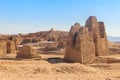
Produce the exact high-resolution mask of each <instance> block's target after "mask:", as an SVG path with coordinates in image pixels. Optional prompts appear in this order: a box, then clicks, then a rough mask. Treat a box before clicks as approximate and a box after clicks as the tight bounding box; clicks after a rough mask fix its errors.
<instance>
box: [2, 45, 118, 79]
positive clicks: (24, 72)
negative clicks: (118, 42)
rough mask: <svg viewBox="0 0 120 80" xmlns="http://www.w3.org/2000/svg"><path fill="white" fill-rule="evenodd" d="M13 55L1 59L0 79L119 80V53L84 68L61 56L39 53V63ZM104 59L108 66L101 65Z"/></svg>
mask: <svg viewBox="0 0 120 80" xmlns="http://www.w3.org/2000/svg"><path fill="white" fill-rule="evenodd" d="M115 47H116V46H115ZM118 47H119V46H118ZM118 47H117V48H118ZM112 48H113V46H112ZM114 52H115V51H114ZM15 56H16V55H15V54H8V55H6V58H1V60H0V80H120V61H119V60H120V54H117V53H115V54H112V55H109V56H104V57H101V58H100V59H99V60H100V61H99V62H96V63H94V64H87V65H82V64H80V63H66V62H64V61H63V57H64V55H52V54H50V55H48V54H40V56H41V57H42V60H41V59H15V58H14V57H15ZM108 58H110V61H109V63H107V62H102V60H109V59H108Z"/></svg>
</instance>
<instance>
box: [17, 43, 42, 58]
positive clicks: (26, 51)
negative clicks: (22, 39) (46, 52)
mask: <svg viewBox="0 0 120 80" xmlns="http://www.w3.org/2000/svg"><path fill="white" fill-rule="evenodd" d="M16 58H23V59H27V58H41V57H40V56H39V55H38V54H37V53H36V52H35V50H34V49H33V47H32V46H29V45H24V46H23V47H21V48H20V50H19V52H18V53H17V56H16Z"/></svg>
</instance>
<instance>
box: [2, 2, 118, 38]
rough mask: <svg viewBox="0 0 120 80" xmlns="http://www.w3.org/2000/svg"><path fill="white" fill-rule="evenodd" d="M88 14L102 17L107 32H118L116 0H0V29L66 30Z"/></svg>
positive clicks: (14, 32) (12, 30)
mask: <svg viewBox="0 0 120 80" xmlns="http://www.w3.org/2000/svg"><path fill="white" fill-rule="evenodd" d="M89 16H97V18H98V21H104V22H105V25H106V30H107V34H108V35H112V36H120V21H119V19H120V0H0V33H3V34H16V33H29V32H37V31H42V30H49V29H50V28H55V29H58V30H65V31H69V29H70V27H71V25H73V24H74V23H75V22H80V23H81V25H85V21H86V19H87V18H88V17H89Z"/></svg>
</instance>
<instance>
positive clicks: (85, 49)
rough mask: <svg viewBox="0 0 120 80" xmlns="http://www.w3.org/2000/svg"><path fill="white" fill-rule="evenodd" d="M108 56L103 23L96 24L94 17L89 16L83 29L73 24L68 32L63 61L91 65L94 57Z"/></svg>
mask: <svg viewBox="0 0 120 80" xmlns="http://www.w3.org/2000/svg"><path fill="white" fill-rule="evenodd" d="M107 54H108V40H107V35H106V32H105V25H104V22H98V21H97V18H96V17H95V16H90V17H89V18H88V19H87V21H86V24H85V27H82V26H80V24H79V23H75V24H74V25H73V26H72V27H71V29H70V32H69V35H68V38H67V44H66V52H65V60H67V61H70V62H80V63H83V64H86V63H93V62H94V61H95V56H104V55H107Z"/></svg>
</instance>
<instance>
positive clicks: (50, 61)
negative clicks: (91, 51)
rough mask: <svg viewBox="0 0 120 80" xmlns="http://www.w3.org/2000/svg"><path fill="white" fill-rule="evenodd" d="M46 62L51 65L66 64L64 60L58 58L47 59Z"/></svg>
mask: <svg viewBox="0 0 120 80" xmlns="http://www.w3.org/2000/svg"><path fill="white" fill-rule="evenodd" d="M47 61H48V62H49V63H51V64H57V63H66V62H65V60H64V59H63V58H60V57H53V58H48V59H47Z"/></svg>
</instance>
